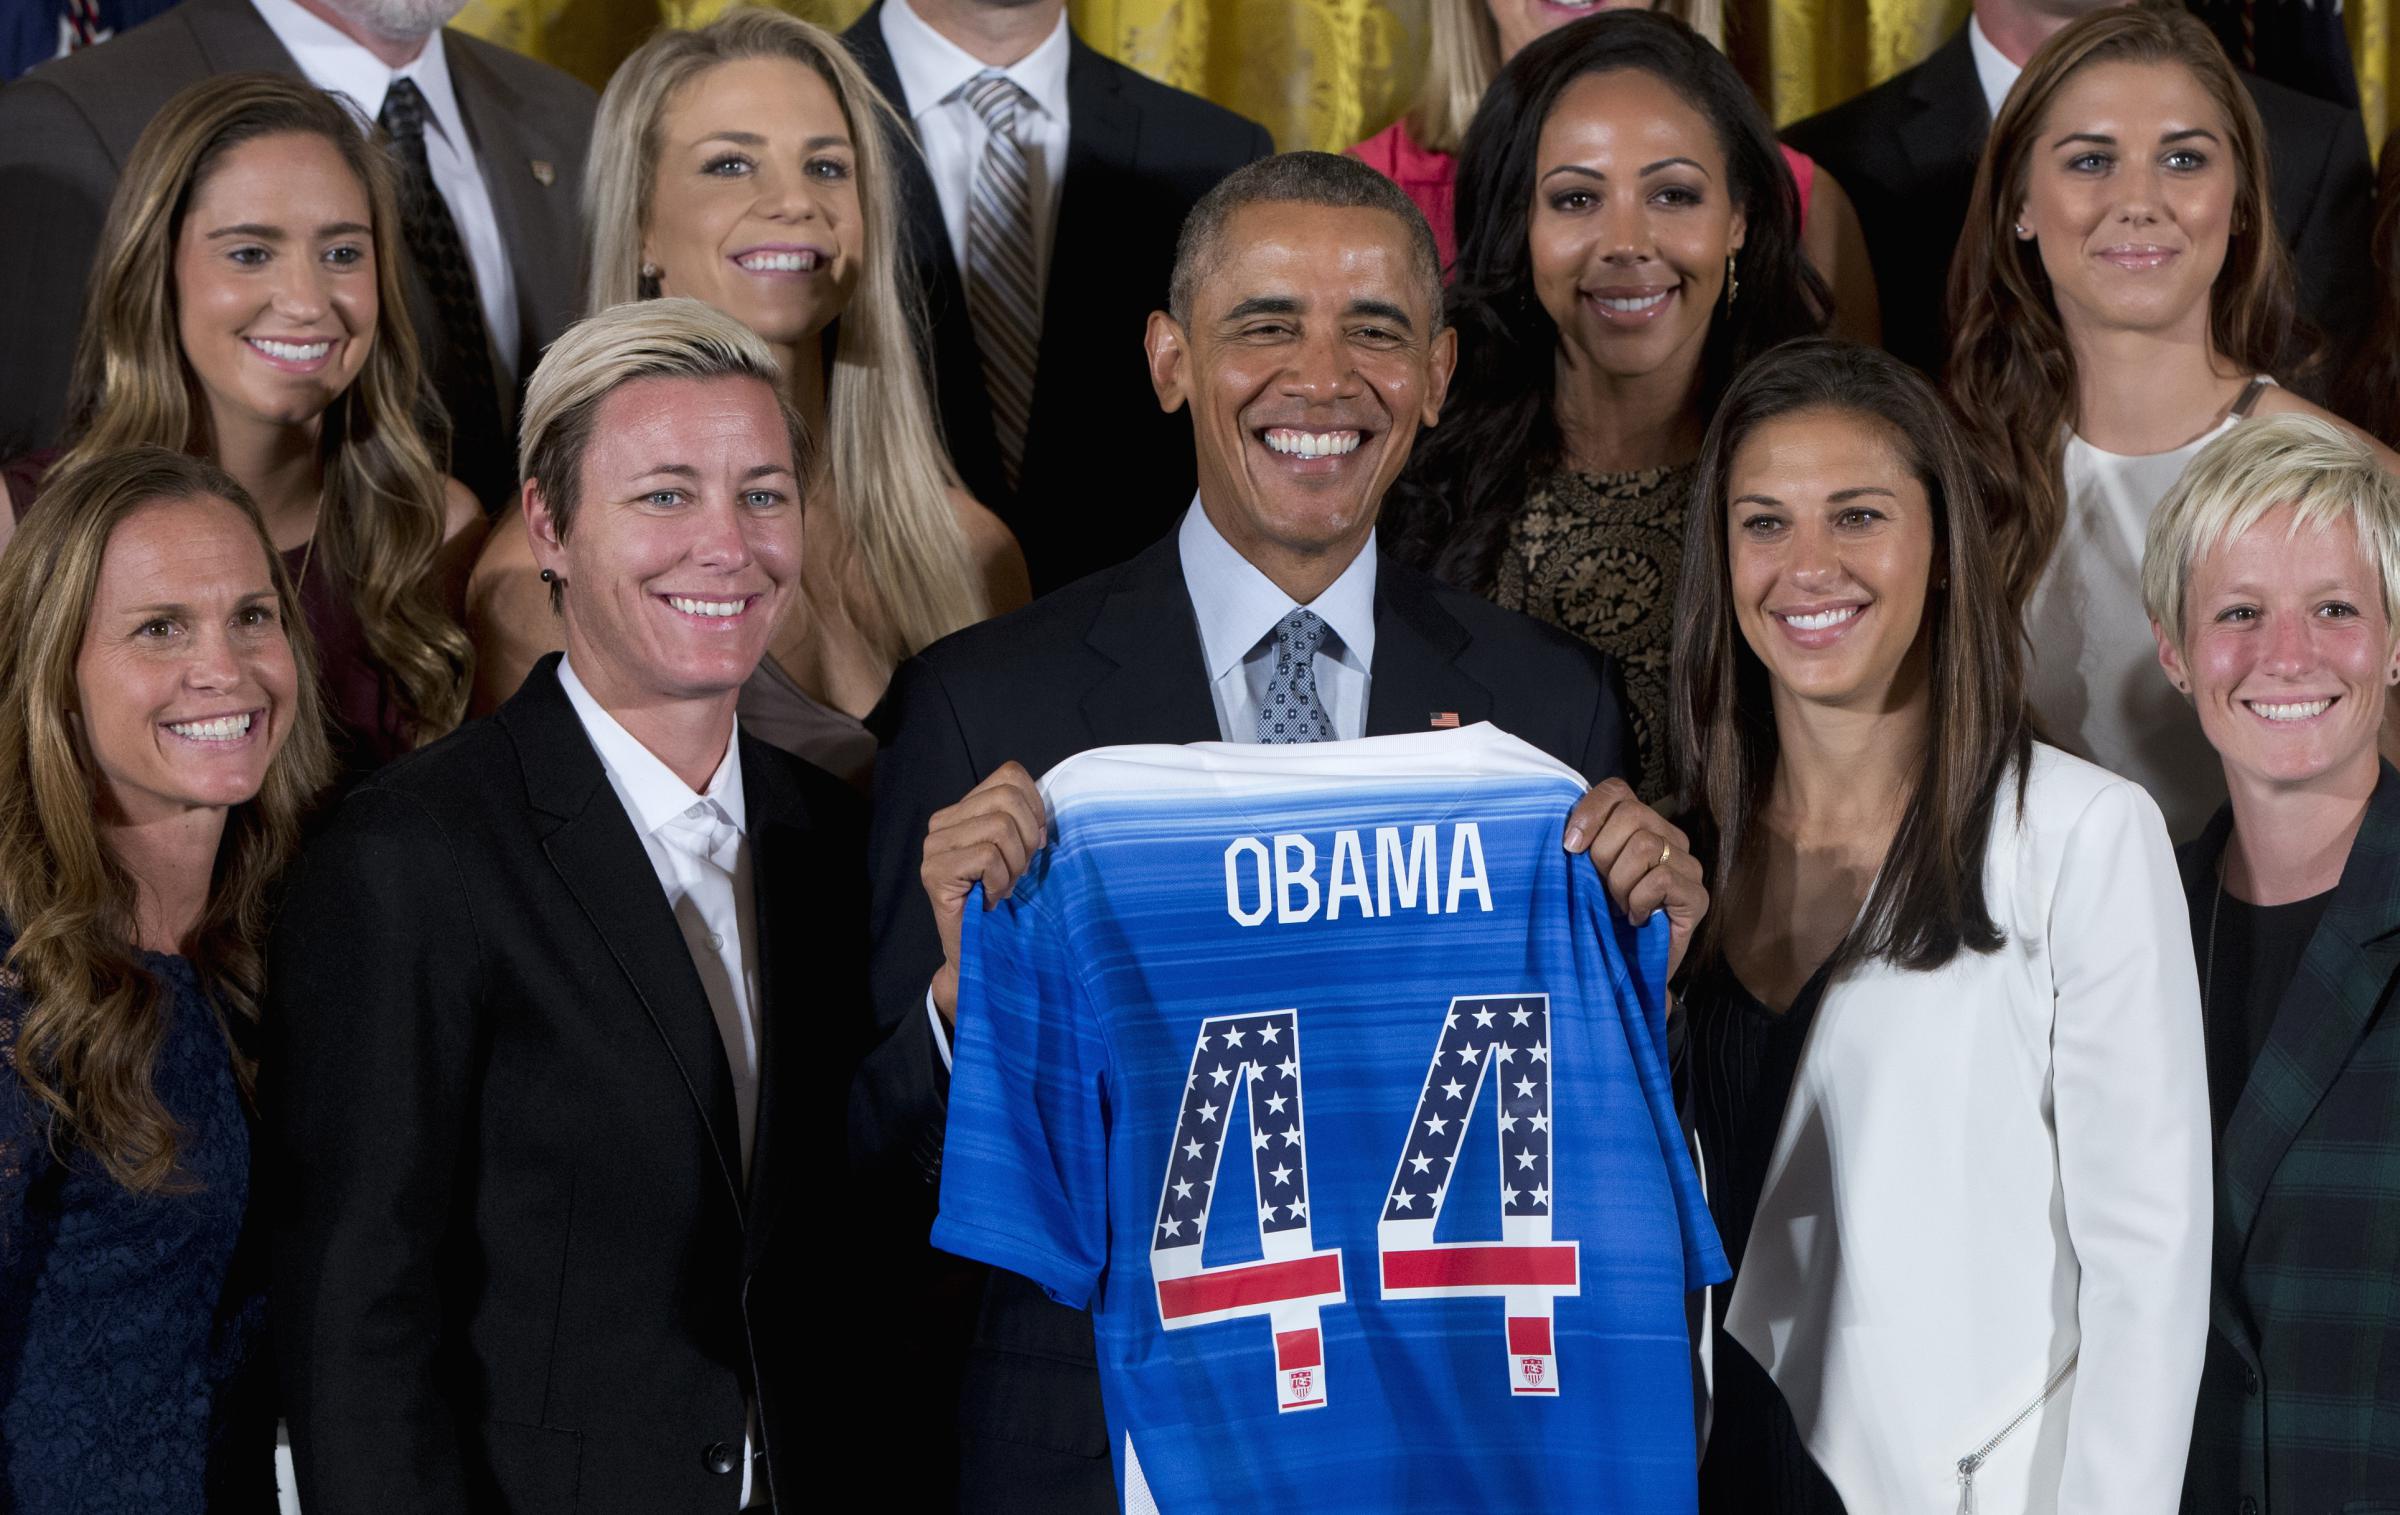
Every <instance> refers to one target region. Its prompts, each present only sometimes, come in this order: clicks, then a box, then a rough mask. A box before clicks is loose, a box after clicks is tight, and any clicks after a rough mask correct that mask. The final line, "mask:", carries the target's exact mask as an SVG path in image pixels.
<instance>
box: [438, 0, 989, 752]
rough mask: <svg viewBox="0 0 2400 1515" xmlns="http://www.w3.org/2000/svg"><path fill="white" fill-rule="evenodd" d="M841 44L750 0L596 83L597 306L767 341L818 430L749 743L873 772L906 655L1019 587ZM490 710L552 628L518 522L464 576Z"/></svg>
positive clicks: (883, 114) (587, 187)
mask: <svg viewBox="0 0 2400 1515" xmlns="http://www.w3.org/2000/svg"><path fill="white" fill-rule="evenodd" d="M905 129H906V128H905V127H904V126H903V124H902V123H901V122H900V120H899V118H898V117H897V116H896V115H895V114H894V113H893V111H892V108H891V106H890V105H889V103H888V102H886V101H885V100H884V99H883V97H882V96H881V95H880V94H878V93H877V92H876V90H875V87H874V86H873V85H872V84H871V83H869V82H868V80H867V78H866V75H865V74H864V73H862V72H861V71H860V69H859V67H858V65H857V64H856V63H854V62H853V61H852V60H851V58H850V55H849V53H848V51H847V50H846V49H844V47H843V46H842V43H841V40H840V39H839V38H837V37H835V36H834V35H833V34H832V33H830V32H828V31H825V30H824V29H823V28H821V27H816V26H812V25H810V24H809V23H807V22H805V21H800V20H796V19H794V18H793V17H790V16H786V15H783V14H781V13H780V12H775V11H767V10H758V9H748V8H745V9H739V10H735V11H732V12H729V13H728V14H726V15H725V16H723V17H721V18H720V19H718V20H717V21H714V22H712V23H710V24H709V25H708V26H705V27H702V28H700V29H699V30H697V31H675V30H665V31H661V32H659V33H658V34H657V35H655V36H653V37H651V38H650V40H649V41H647V42H645V43H643V44H642V46H641V47H640V48H639V49H637V50H636V51H635V52H634V54H633V56H632V57H630V58H628V59H626V61H625V63H624V65H623V66H622V67H620V68H619V69H618V70H617V72H616V75H615V77H613V78H612V79H611V80H610V81H609V85H608V89H607V91H606V92H605V93H604V94H603V95H602V96H601V100H600V115H599V120H598V123H597V125H596V126H595V127H594V130H593V140H592V153H591V157H590V160H589V164H588V168H587V171H586V176H585V183H584V213H585V217H586V221H587V235H588V239H589V248H590V276H591V298H590V301H589V305H590V309H591V310H593V311H595V312H597V311H600V310H603V309H606V308H607V307H609V306H611V305H615V304H619V303H622V302H624V301H627V300H636V299H647V298H652V297H655V296H658V295H662V294H664V295H688V296H691V297H693V298H696V299H699V300H701V301H703V302H704V303H706V304H709V305H712V306H714V307H716V308H717V309H719V310H722V311H724V312H725V313H727V314H728V315H731V316H734V317H735V318H737V319H739V320H740V321H742V322H743V324H745V325H747V326H749V327H750V328H751V330H753V331H755V332H757V333H758V334H759V335H760V336H761V337H763V338H765V339H766V341H767V343H768V345H769V346H770V347H771V348H773V349H774V351H775V353H776V357H777V359H778V360H779V361H780V362H781V363H782V365H783V369H784V380H785V386H786V393H787V395H788V396H789V398H790V399H791V401H792V403H793V405H794V406H795V407H796V408H797V409H798V410H799V412H800V414H801V415H802V417H803V418H804V419H806V420H807V422H808V423H809V428H810V432H811V434H812V436H814V437H815V438H816V439H817V443H818V445H817V448H816V452H817V456H818V460H819V461H818V465H817V470H816V472H815V473H814V474H813V475H812V477H811V480H810V488H809V491H808V505H807V517H806V518H807V522H808V531H807V553H806V557H805V559H804V564H803V585H802V592H801V594H800V595H799V596H798V597H797V598H796V600H795V602H794V605H793V609H792V612H791V615H790V618H789V619H788V621H787V622H786V624H785V625H784V627H783V628H782V630H781V631H780V632H779V633H778V634H777V636H776V640H775V643H774V646H773V648H772V649H771V651H770V652H769V654H768V656H767V657H766V659H765V660H763V661H762V662H761V664H760V666H759V671H758V673H757V675H756V676H754V677H753V679H752V680H751V683H750V685H749V687H748V688H747V689H746V690H745V691H744V695H743V700H742V717H743V720H744V722H745V724H746V725H747V726H748V727H749V728H750V729H751V730H752V731H753V732H754V733H756V734H757V735H759V736H761V737H764V738H765V739H767V740H769V741H772V742H775V743H776V744H777V745H779V746H783V747H785V748H787V749H789V750H791V751H793V752H796V753H799V754H800V755H801V756H803V757H807V758H809V759H811V760H812V761H815V762H817V763H818V764H819V765H820V766H823V767H825V768H828V769H830V770H833V771H836V772H839V773H842V774H843V775H845V776H846V777H849V778H851V779H852V780H853V781H854V782H858V783H862V784H863V783H864V781H865V777H866V771H867V769H868V767H869V766H870V765H871V763H872V760H873V757H874V751H875V746H874V739H873V737H872V736H870V735H869V734H868V732H867V730H866V728H865V726H864V724H863V722H862V720H861V718H862V717H863V716H864V715H866V713H867V712H868V711H870V710H871V709H873V708H874V705H875V703H876V701H877V700H879V699H881V698H882V695H883V688H884V685H885V684H886V683H887V682H888V681H889V680H890V678H891V673H892V670H893V669H894V668H895V667H897V666H898V665H899V663H900V660H901V659H902V658H905V657H907V656H908V655H909V654H911V653H913V652H915V651H917V650H918V649H919V648H921V647H924V646H925V645H926V644H928V643H930V642H932V641H935V640H937V639H938V638H940V637H942V636H944V635H946V634H948V633H949V632H952V631H955V630H957V629H958V628H959V627H961V626H965V625H968V624H970V623H971V622H974V621H979V620H982V619H983V618H984V617H985V616H987V615H990V614H992V613H994V612H996V611H1001V610H1007V609H1011V608H1013V607H1014V606H1016V605H1018V604H1022V603H1023V602H1024V601H1025V600H1026V599H1027V598H1028V597H1029V594H1030V590H1029V587H1028V584H1027V580H1026V575H1025V564H1024V558H1023V556H1022V555H1021V554H1020V553H1019V552H1018V550H1017V545H1016V541H1015V539H1014V538H1013V537H1012V536H1010V534H1009V532H1008V528H1007V527H1005V526H1003V525H1002V524H1001V523H1000V521H999V518H998V517H996V516H994V515H993V514H992V513H991V512H990V511H988V510H985V509H984V508H983V507H982V506H981V505H979V504H977V503H976V502H975V501H974V500H972V499H970V498H968V496H967V495H966V494H965V493H964V491H962V490H961V489H960V488H959V485H958V481H957V476H956V473H955V471H954V470H953V469H952V468H951V466H950V461H949V457H948V454H947V453H946V452H945V450H944V448H943V446H942V442H941V435H940V432H939V430H938V428H937V426H936V423H935V419H934V412H933V407H932V404H931V402H930V400H929V399H928V397H927V395H926V392H925V385H924V380H923V377H922V370H921V369H920V368H919V367H918V364H917V359H916V354H915V351H914V348H913V345H912V338H911V325H912V322H911V316H912V313H913V312H914V311H915V310H916V309H917V304H916V297H915V292H914V291H912V290H909V289H908V288H907V287H906V286H905V285H904V283H903V281H902V275H901V271H900V270H901V266H902V265H901V262H900V246H899V243H900V237H901V221H900V215H899V208H898V177H897V170H896V159H895V156H894V155H895V152H896V150H897V149H896V145H895V144H897V143H898V142H899V141H900V134H901V133H902V132H904V131H905ZM469 598H470V605H471V615H472V617H473V620H474V624H475V629H476V633H477V639H478V641H479V643H480V644H481V646H482V648H483V651H484V655H485V662H486V675H485V677H484V679H483V680H482V682H481V686H480V688H479V691H478V699H479V701H484V702H492V703H496V702H497V701H498V700H500V699H503V698H505V697H506V696H507V695H508V694H509V693H510V692H511V691H512V690H513V689H514V687H515V685H516V683H517V682H518V681H519V680H521V679H522V677H523V675H524V672H525V670H526V669H527V668H528V667H530V666H531V665H532V662H533V660H534V659H535V658H536V657H538V656H539V655H540V654H541V653H542V652H544V651H547V650H549V649H550V648H552V647H554V646H556V645H557V644H558V639H559V630H558V627H557V624H556V621H555V618H554V617H553V616H552V615H551V614H550V613H549V611H548V608H547V605H546V603H545V598H544V595H543V592H542V588H541V585H540V584H539V583H538V581H537V580H536V578H535V573H534V567H533V558H532V549H531V546H530V544H529V543H528V541H527V540H526V539H525V535H524V533H523V532H520V531H513V530H512V531H505V532H502V533H500V534H498V535H497V536H495V538H494V539H493V542H492V545H491V546H490V547H489V548H488V549H487V550H486V552H485V554H484V560H483V562H482V563H480V564H479V565H478V566H477V568H476V574H475V582H474V585H473V587H472V588H471V590H470V595H469Z"/></svg>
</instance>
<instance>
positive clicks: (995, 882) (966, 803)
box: [918, 763, 1708, 1022]
mask: <svg viewBox="0 0 2400 1515" xmlns="http://www.w3.org/2000/svg"><path fill="white" fill-rule="evenodd" d="M1048 840H1049V822H1048V815H1047V813H1046V810H1045V808H1044V806H1043V804H1042V795H1041V791H1040V790H1039V789H1037V788H1035V787H1034V782H1033V775H1031V774H1029V773H1027V772H1026V771H1025V770H1024V768H1023V767H1021V766H1019V765H1018V764H1016V763H1004V764H1002V765H1001V766H1000V767H999V768H997V769H995V770H994V771H993V773H992V774H991V776H990V777H989V778H986V779H985V780H984V781H983V782H982V783H980V784H977V785H976V786H975V787H974V788H973V789H970V790H968V791H967V793H966V797H965V798H963V799H961V800H960V801H959V802H958V803H957V804H955V805H952V806H950V807H949V808H948V809H945V810H938V811H936V812H934V815H933V819H932V821H931V822H930V823H929V824H928V825H927V826H926V828H925V860H924V863H923V865H922V866H921V867H920V868H919V870H918V877H919V878H920V879H922V880H923V881H924V885H925V895H926V898H928V899H929V900H931V901H932V902H933V919H934V923H935V925H936V926H937V927H938V928H939V930H940V932H941V938H942V968H941V971H940V972H939V973H937V974H935V975H934V979H933V985H932V998H933V1006H934V1009H935V1010H936V1011H938V1012H939V1013H940V1015H941V1017H942V1019H943V1020H944V1021H945V1022H951V1021H954V1020H955V1018H956V1016H957V1013H958V959H959V923H960V921H961V920H962V919H963V917H964V916H965V914H966V907H967V895H968V894H969V893H970V892H972V891H973V889H974V888H975V886H976V885H977V884H981V885H982V886H983V901H984V908H986V909H990V908H991V906H992V905H994V904H995V903H997V902H998V901H1000V900H1004V899H1006V898H1008V895H1009V891H1010V890H1011V889H1014V888H1015V887H1016V883H1017V879H1018V878H1019V877H1020V876H1022V875H1023V873H1024V872H1025V868H1026V865H1027V864H1029V863H1031V862H1032V861H1033V855H1034V854H1035V853H1037V852H1039V851H1041V849H1042V846H1043V844H1044V843H1045V842H1047V841H1048ZM1564 843H1565V846H1566V849H1567V850H1568V851H1569V852H1581V853H1585V854H1587V855H1589V856H1590V858H1591V860H1592V866H1593V867H1594V868H1596V869H1598V870H1599V872H1600V877H1601V879H1602V880H1603V881H1604V882H1605V883H1606V884H1607V885H1608V894H1609V898H1611V899H1613V900H1615V901H1616V904H1617V908H1618V909H1619V910H1622V911H1624V912H1625V918H1626V919H1627V920H1629V921H1635V922H1641V921H1646V920H1648V919H1649V918H1650V916H1651V913H1652V912H1654V911H1658V910H1664V911H1666V912H1667V924H1668V946H1667V973H1668V976H1669V977H1672V976H1673V975H1674V973H1675V970H1676V969H1677V968H1679V967H1681V966H1682V964H1683V951H1684V948H1685V946H1687V945H1688V944H1689V943H1690V941H1691V939H1692V928H1693V927H1695V926H1697V925H1699V924H1700V918H1701V917H1702V916H1704V915H1706V914H1707V913H1708V884H1707V879H1706V877H1705V875H1704V874H1703V873H1702V871H1701V868H1700V862H1699V860H1698V859H1697V858H1695V857H1693V856H1692V847H1691V842H1690V840H1689V839H1688V838H1686V837H1685V836H1684V834H1683V832H1682V831H1680V830H1679V829H1677V828H1676V826H1675V825H1674V824H1673V823H1672V822H1670V821H1668V820H1667V819H1666V818H1665V817H1663V816H1661V815H1660V814H1659V813H1658V812H1657V811H1655V810H1653V809H1651V808H1650V807H1649V806H1648V805H1645V804H1643V803H1642V802H1641V801H1640V800H1639V799H1637V798H1635V796H1634V792H1633V789H1632V786H1630V785H1628V784H1626V783H1625V782H1624V781H1623V780H1622V779H1608V780H1606V781H1604V782H1602V783H1600V784H1598V785H1596V786H1594V787H1593V788H1592V790H1591V791H1590V792H1589V793H1587V794H1585V795H1584V797H1583V798H1582V799H1581V800H1579V801H1577V802H1576V805H1575V808H1574V809H1573V810H1572V811H1570V812H1569V813H1568V815H1567V829H1566V835H1565V837H1564Z"/></svg>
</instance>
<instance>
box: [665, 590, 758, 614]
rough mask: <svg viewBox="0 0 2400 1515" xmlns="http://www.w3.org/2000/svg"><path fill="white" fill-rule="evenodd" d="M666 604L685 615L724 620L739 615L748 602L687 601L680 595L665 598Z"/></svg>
mask: <svg viewBox="0 0 2400 1515" xmlns="http://www.w3.org/2000/svg"><path fill="white" fill-rule="evenodd" d="M667 603H668V604H670V605H672V606H674V607H675V608H676V609H677V610H680V611H682V612H683V613H684V614H685V615H704V616H708V617H711V618H712V619H716V620H724V619H726V618H727V617H730V616H737V615H740V614H741V613H742V611H743V609H744V608H745V607H746V606H748V605H749V603H750V602H749V601H748V600H689V599H685V598H684V597H683V596H682V595H679V594H671V595H668V596H667Z"/></svg>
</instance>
